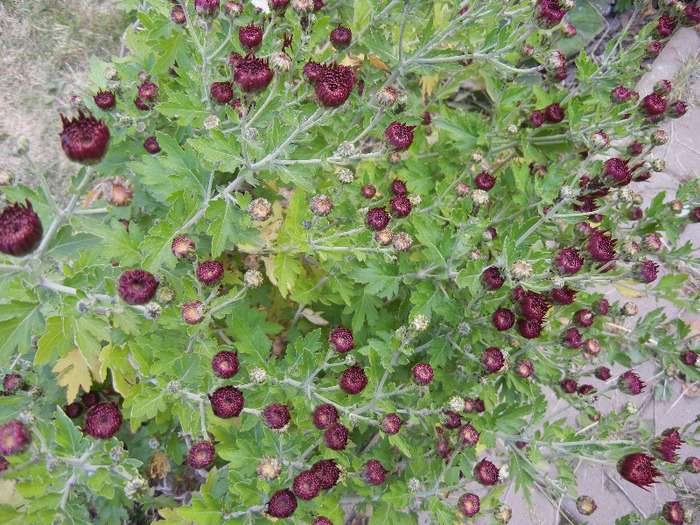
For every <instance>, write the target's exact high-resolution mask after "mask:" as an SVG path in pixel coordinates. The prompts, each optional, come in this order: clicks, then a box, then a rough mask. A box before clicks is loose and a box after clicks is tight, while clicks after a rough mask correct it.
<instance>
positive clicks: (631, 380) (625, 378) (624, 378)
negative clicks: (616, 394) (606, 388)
mask: <svg viewBox="0 0 700 525" xmlns="http://www.w3.org/2000/svg"><path fill="white" fill-rule="evenodd" d="M645 386H646V385H645V384H644V382H643V381H642V378H641V377H639V376H638V375H637V374H635V373H634V372H632V370H628V371H627V372H625V373H624V374H622V375H621V376H620V377H619V378H618V380H617V388H619V389H620V391H622V392H624V393H625V394H629V395H631V396H636V395H639V394H641V393H642V391H643V390H644V387H645Z"/></svg>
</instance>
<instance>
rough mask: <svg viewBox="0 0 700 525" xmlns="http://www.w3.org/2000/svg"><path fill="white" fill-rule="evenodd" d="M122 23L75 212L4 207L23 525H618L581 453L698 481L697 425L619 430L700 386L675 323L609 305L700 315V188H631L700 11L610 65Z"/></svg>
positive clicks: (691, 346)
mask: <svg viewBox="0 0 700 525" xmlns="http://www.w3.org/2000/svg"><path fill="white" fill-rule="evenodd" d="M119 4H120V6H121V7H122V8H124V9H126V10H127V11H130V12H132V13H133V14H134V16H135V19H136V22H135V23H134V25H133V26H131V27H130V28H129V29H128V30H127V32H126V34H125V44H126V47H127V48H128V53H127V54H126V56H124V57H123V58H121V57H120V58H116V57H115V58H114V60H113V61H112V63H103V62H100V61H98V60H93V61H92V63H91V64H92V72H91V74H90V79H91V81H92V86H91V91H90V92H89V93H84V94H83V95H82V96H81V98H80V99H75V100H74V101H73V103H74V105H75V108H74V110H72V111H71V114H65V115H63V117H62V118H63V132H62V133H61V135H60V137H56V141H59V140H60V141H61V145H62V147H63V150H64V151H65V153H66V155H67V156H68V157H69V158H70V159H71V160H73V161H75V162H76V174H75V176H74V178H73V181H72V182H73V189H72V192H71V196H70V198H69V199H67V202H57V201H56V199H55V198H54V197H53V196H52V195H51V193H50V192H49V191H48V190H47V188H46V186H44V185H42V186H40V187H39V188H38V189H37V190H33V189H31V188H28V187H26V186H22V185H16V186H6V187H3V188H2V189H3V191H4V194H5V196H6V198H7V200H8V202H9V204H7V205H6V206H5V207H4V209H3V211H2V215H0V251H2V253H3V254H4V255H3V256H2V258H1V260H0V261H1V262H0V264H1V265H0V290H1V292H2V293H1V299H0V304H1V305H2V309H1V313H0V356H1V359H0V363H2V371H3V373H4V376H3V377H4V383H3V397H2V399H1V400H0V403H1V405H2V415H1V419H0V423H2V427H1V428H0V447H1V449H0V452H1V453H2V455H3V459H2V463H1V464H2V469H3V472H0V477H1V478H2V480H1V483H2V490H3V494H7V496H3V503H2V505H1V506H0V514H2V516H3V519H7V520H8V521H7V522H13V523H14V522H16V523H52V522H54V523H57V522H66V523H85V522H92V521H96V522H100V523H124V522H129V523H136V522H139V523H140V522H144V521H148V520H155V519H156V518H157V516H158V515H160V517H162V518H164V519H165V520H166V522H167V523H184V522H185V521H187V522H190V523H206V524H219V523H268V522H269V520H270V519H272V518H279V519H284V521H285V522H290V523H292V522H294V523H314V524H321V525H323V524H329V523H331V524H336V525H337V524H341V523H344V519H345V514H346V512H347V513H348V515H349V514H350V513H352V512H353V509H354V512H359V513H364V514H366V515H368V516H371V523H377V524H392V523H409V522H410V523H417V516H418V515H419V512H420V511H423V512H424V515H425V516H427V517H429V518H431V519H432V521H433V522H434V523H445V524H450V523H454V522H455V521H457V520H462V521H468V520H469V519H471V518H472V517H475V519H478V518H479V516H482V517H486V518H488V519H491V520H492V521H494V522H498V523H506V522H507V521H508V520H509V519H510V515H511V511H510V509H509V508H508V507H507V505H505V504H504V503H503V500H504V498H505V494H506V492H507V491H508V488H509V487H511V488H512V489H513V490H515V491H520V492H522V493H523V494H524V495H525V497H526V498H529V494H530V493H531V492H532V491H533V490H536V489H537V488H541V489H542V490H544V491H545V492H546V493H547V494H548V495H549V496H550V497H556V498H562V497H564V498H571V499H572V500H576V499H577V500H578V508H579V511H580V512H581V513H582V514H584V515H587V514H590V513H591V512H593V511H595V508H596V504H595V502H594V501H593V500H592V498H590V497H589V496H587V495H586V487H585V486H579V485H577V480H576V474H575V472H574V470H573V469H572V466H573V463H572V461H574V460H576V461H579V460H580V461H583V462H584V463H592V464H595V465H597V466H598V468H601V469H610V470H611V472H614V475H615V476H617V477H618V479H620V483H624V484H627V486H628V487H629V490H631V491H641V490H642V489H645V488H647V487H649V486H651V485H652V484H653V483H658V482H663V483H668V482H669V481H670V480H672V479H673V478H674V477H675V476H676V475H678V474H679V473H680V472H681V471H682V470H683V469H686V470H688V471H692V472H697V471H698V470H699V468H700V465H699V463H700V460H698V459H697V458H693V457H691V458H679V457H678V456H677V454H676V451H677V450H678V448H679V447H680V445H681V443H683V442H685V443H688V444H691V445H692V444H695V445H697V444H698V441H697V434H695V433H696V432H697V429H698V422H697V420H696V421H693V422H692V423H688V424H687V425H685V426H682V427H681V428H676V429H667V430H666V431H665V432H661V429H659V430H658V431H652V430H651V427H650V426H649V425H642V424H640V422H639V421H638V420H637V417H636V416H635V415H634V414H635V410H634V406H633V404H632V403H629V404H628V406H627V407H626V408H624V409H623V408H622V407H618V408H620V409H619V410H617V409H613V410H612V411H610V412H607V413H601V412H599V410H598V408H597V405H598V404H599V403H600V402H601V400H602V399H603V398H605V397H609V396H611V394H612V393H613V391H617V395H618V396H630V401H633V400H634V401H635V402H636V403H639V402H640V401H639V400H640V399H644V398H645V397H648V396H652V395H657V396H659V397H662V398H663V397H664V396H667V395H668V392H670V383H669V381H671V380H672V377H673V376H682V377H684V378H685V379H686V380H687V381H697V380H699V379H700V373H699V372H698V369H697V364H696V357H697V356H696V353H695V351H696V350H697V348H698V346H699V345H698V341H697V339H696V338H692V337H688V333H689V328H688V327H687V326H685V325H684V323H683V322H682V321H680V320H678V319H667V318H666V316H665V315H664V313H663V311H662V310H661V309H659V310H655V311H653V312H652V313H651V314H649V315H648V316H646V318H644V319H642V318H641V316H638V317H635V313H636V305H635V304H634V303H633V302H629V303H627V304H619V303H617V302H614V301H608V300H606V299H605V298H604V296H603V293H602V292H601V288H602V287H603V286H605V285H608V284H616V285H617V286H618V288H619V289H621V290H623V291H626V292H627V293H628V294H630V293H631V294H637V296H639V295H642V294H650V295H653V296H655V297H658V298H662V299H666V300H669V301H671V302H672V303H674V304H675V305H678V306H680V307H684V308H687V309H689V310H692V311H697V305H698V302H697V300H698V296H697V295H695V296H692V295H688V293H684V292H682V291H681V285H682V283H683V282H684V281H685V280H686V278H687V277H688V275H686V274H682V273H680V272H679V270H678V268H679V265H678V262H679V261H682V262H683V263H684V267H685V268H689V269H690V271H692V272H694V273H695V274H697V272H698V271H699V270H700V264H699V262H698V259H697V254H694V253H693V252H692V247H691V245H690V244H686V245H680V243H679V242H678V239H679V235H680V232H682V231H683V230H684V229H685V228H694V229H697V231H698V232H700V225H698V222H699V221H700V191H699V189H700V188H699V187H698V184H697V182H691V183H688V184H685V185H683V186H681V187H680V188H679V189H678V193H677V195H675V197H674V200H673V201H671V202H669V198H667V195H666V194H665V192H663V191H661V192H660V193H658V195H657V196H656V197H655V198H654V199H653V200H651V201H650V202H649V201H647V202H643V200H642V199H641V197H640V196H639V195H638V193H637V192H638V191H639V189H640V188H642V187H643V185H644V184H653V182H654V177H655V173H656V172H659V171H663V169H664V167H663V162H662V161H661V160H660V159H659V158H655V156H654V151H653V148H654V146H655V145H658V144H661V143H664V142H666V141H667V140H668V137H667V135H666V133H665V132H664V131H661V130H659V129H658V124H659V122H660V121H661V120H662V119H664V118H666V117H681V118H682V115H683V114H684V113H685V111H686V109H687V105H686V102H684V101H683V100H682V98H681V97H680V94H682V93H683V92H684V91H683V81H684V79H683V78H681V79H678V80H677V79H669V82H663V83H659V84H657V85H656V86H655V88H654V92H653V93H651V94H648V95H645V96H643V95H640V94H638V93H636V92H634V86H635V82H636V80H637V79H638V78H639V77H640V75H641V74H642V73H643V71H644V68H645V67H646V66H645V65H644V64H648V63H649V59H650V58H652V57H653V56H654V55H655V54H658V53H659V52H660V51H661V49H662V48H663V46H664V44H665V43H666V42H667V41H668V39H669V38H670V37H671V36H672V34H673V33H674V31H676V29H677V28H678V27H681V26H684V25H685V26H691V25H692V24H694V23H697V22H698V21H699V19H700V17H699V12H698V10H697V9H696V8H694V7H692V6H689V7H685V6H684V5H682V4H681V2H667V3H666V4H663V3H662V7H661V9H660V10H659V11H658V13H657V14H656V15H655V16H653V17H651V18H649V19H648V23H647V24H646V25H644V26H643V27H642V28H641V29H639V30H638V31H634V32H631V31H630V29H629V28H631V27H639V25H637V24H636V23H634V22H635V21H636V20H638V19H639V17H640V12H639V10H638V9H641V8H643V7H644V6H643V5H641V4H644V2H639V3H637V4H638V5H637V7H636V9H635V11H634V14H633V15H632V17H631V18H630V22H629V24H628V25H627V26H626V27H624V28H622V30H621V31H620V32H619V33H618V34H617V35H615V36H614V37H613V38H612V39H611V40H610V41H609V42H607V45H606V46H605V47H604V49H602V48H601V49H602V50H601V52H600V53H599V54H598V55H596V56H588V55H587V54H586V52H585V51H583V50H581V49H582V47H583V44H584V43H585V39H583V38H582V37H581V35H579V36H574V35H575V33H576V29H575V27H574V26H573V25H572V23H571V20H572V19H573V15H574V14H575V13H576V10H575V8H574V2H573V0H537V1H533V2H519V1H513V0H483V1H481V0H480V1H469V2H467V1H464V2H461V3H459V2H455V1H451V2H442V1H408V0H380V1H378V2H373V1H370V0H355V1H354V2H330V3H329V4H328V5H324V4H323V2H319V1H316V2H314V1H312V0H293V1H292V2H291V3H290V2H289V0H286V1H285V0H271V1H270V11H269V12H264V11H263V10H260V9H258V8H257V7H256V6H254V5H252V4H251V3H249V2H245V3H243V4H239V3H236V2H226V3H224V2H221V3H220V2H219V0H194V1H193V0H181V1H180V2H177V1H174V2H169V1H166V0H146V1H143V2H142V1H141V0H138V1H137V0H121V1H120V2H119ZM669 4H673V5H669ZM572 36H573V40H572V39H570V38H569V37H572ZM589 36H590V35H589ZM577 38H579V40H576V39H577ZM560 49H565V50H566V51H567V53H568V54H569V56H570V58H569V59H568V60H567V57H566V56H565V55H564V54H563V53H562V52H561V51H560ZM670 80H673V82H671V81H670ZM465 82H469V83H470V84H469V85H471V86H481V87H480V88H479V87H477V89H476V91H472V92H471V93H470V92H468V91H465V90H464V89H463V88H462V86H463V85H464V83H465ZM469 100H471V101H473V103H471V102H469ZM465 101H466V102H465ZM57 119H58V116H57ZM30 153H31V152H30ZM81 165H82V166H81ZM661 275H663V277H661ZM643 361H651V362H653V363H655V364H656V372H657V373H656V375H653V376H652V377H649V376H648V375H646V376H645V377H640V375H639V374H638V373H637V371H636V369H635V367H636V366H637V365H638V364H639V363H641V362H643ZM611 370H612V372H611ZM632 396H636V397H632ZM555 402H558V406H559V407H560V408H557V409H556V410H554V409H553V408H552V407H553V404H554V403H555ZM562 407H563V408H562ZM567 414H569V415H570V414H574V415H576V414H578V416H579V417H578V418H577V419H576V424H574V425H572V424H571V421H573V420H572V419H571V418H570V419H568V421H569V423H567V419H566V418H565V417H564V416H566V415H567ZM691 420H692V418H689V419H688V421H691ZM606 462H607V466H606V465H605V463H606ZM615 469H617V470H618V471H619V474H618V473H617V472H615ZM553 472H554V473H556V475H552V473H553ZM620 476H621V477H620ZM635 485H636V486H635ZM608 512H614V509H613V510H610V511H608ZM684 512H685V513H690V509H689V508H688V501H686V500H684V499H683V498H682V497H681V498H679V501H673V502H669V503H668V504H667V505H666V506H664V507H663V508H661V506H660V507H659V509H657V513H656V514H655V515H654V516H656V517H657V518H658V519H657V518H655V517H654V516H652V517H651V518H649V519H651V520H654V519H657V521H658V522H661V521H659V520H664V521H663V522H670V523H681V522H682V519H683V518H682V517H681V521H678V516H679V515H682V514H683V513H684ZM679 513H680V514H679ZM608 517H609V519H612V518H613V516H612V514H609V515H608ZM615 517H616V518H617V517H618V516H615ZM674 519H675V520H676V521H673V520H674ZM621 520H623V521H622V522H624V523H631V522H634V519H633V517H630V516H627V517H625V518H621ZM624 520H626V521H624ZM652 522H654V521H649V522H648V523H652ZM518 523H523V521H522V520H519V521H518ZM654 523H656V522H654Z"/></svg>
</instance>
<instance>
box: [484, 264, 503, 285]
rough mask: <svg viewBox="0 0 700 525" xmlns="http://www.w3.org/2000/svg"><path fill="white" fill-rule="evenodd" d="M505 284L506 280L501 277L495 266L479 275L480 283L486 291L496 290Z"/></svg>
mask: <svg viewBox="0 0 700 525" xmlns="http://www.w3.org/2000/svg"><path fill="white" fill-rule="evenodd" d="M505 282H506V280H505V278H504V277H503V276H502V275H501V271H500V270H499V269H498V268H496V267H495V266H490V267H488V268H486V269H485V270H484V271H483V273H482V274H481V283H482V284H483V285H484V288H486V289H487V290H498V289H499V288H500V287H501V286H503V283H505Z"/></svg>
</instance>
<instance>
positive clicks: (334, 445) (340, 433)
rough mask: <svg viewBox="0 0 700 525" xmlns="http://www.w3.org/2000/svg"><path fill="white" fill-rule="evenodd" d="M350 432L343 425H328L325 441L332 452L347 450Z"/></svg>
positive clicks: (324, 435) (324, 436) (324, 434)
mask: <svg viewBox="0 0 700 525" xmlns="http://www.w3.org/2000/svg"><path fill="white" fill-rule="evenodd" d="M349 436H350V431H349V430H348V429H347V427H346V426H345V425H343V424H342V423H333V424H332V425H328V426H327V427H326V429H325V431H324V432H323V440H324V441H325V443H326V446H327V447H328V448H330V449H331V450H345V447H346V446H347V444H348V437H349Z"/></svg>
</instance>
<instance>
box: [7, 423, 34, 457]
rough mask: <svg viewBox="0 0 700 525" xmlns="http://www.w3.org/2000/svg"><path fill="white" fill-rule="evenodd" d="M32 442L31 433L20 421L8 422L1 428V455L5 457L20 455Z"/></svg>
mask: <svg viewBox="0 0 700 525" xmlns="http://www.w3.org/2000/svg"><path fill="white" fill-rule="evenodd" d="M30 441H31V436H30V435H29V432H27V429H26V428H25V427H24V425H23V424H22V423H20V422H19V421H14V420H13V421H8V422H7V423H5V424H4V425H3V426H2V427H0V454H3V455H4V456H10V455H12V454H19V453H20V452H22V451H23V450H24V449H25V448H26V447H27V445H29V442H30Z"/></svg>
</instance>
